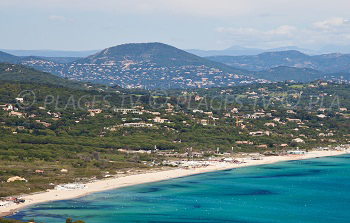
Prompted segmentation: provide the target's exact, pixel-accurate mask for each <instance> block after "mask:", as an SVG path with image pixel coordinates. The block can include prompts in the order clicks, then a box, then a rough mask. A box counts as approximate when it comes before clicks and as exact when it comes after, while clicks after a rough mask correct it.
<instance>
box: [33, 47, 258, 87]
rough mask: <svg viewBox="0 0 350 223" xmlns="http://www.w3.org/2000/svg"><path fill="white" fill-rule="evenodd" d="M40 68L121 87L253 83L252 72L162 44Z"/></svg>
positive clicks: (117, 49)
mask: <svg viewBox="0 0 350 223" xmlns="http://www.w3.org/2000/svg"><path fill="white" fill-rule="evenodd" d="M32 64H34V63H32ZM35 64H38V63H35ZM33 66H34V65H33ZM40 66H42V68H40V69H43V70H45V71H48V72H51V73H54V74H56V75H60V76H64V77H68V78H74V79H75V80H79V81H89V82H93V83H99V84H105V85H119V86H122V87H124V88H145V89H155V88H163V89H168V88H188V87H204V86H205V87H212V86H228V85H236V84H240V83H242V82H244V83H246V82H254V79H253V78H252V77H250V76H249V75H251V74H252V72H249V71H246V70H242V69H236V68H232V67H229V66H226V65H224V64H221V63H218V62H215V61H210V60H208V59H205V58H201V57H198V56H196V55H193V54H190V53H187V52H185V51H183V50H180V49H177V48H175V47H172V46H169V45H166V44H163V43H132V44H123V45H119V46H114V47H110V48H107V49H104V50H102V51H100V52H98V53H96V54H94V55H91V56H89V57H86V58H83V59H79V60H77V61H75V62H72V63H67V64H64V65H62V64H57V63H56V65H53V64H47V63H46V64H45V63H44V62H43V63H41V65H40ZM38 69H39V68H38Z"/></svg>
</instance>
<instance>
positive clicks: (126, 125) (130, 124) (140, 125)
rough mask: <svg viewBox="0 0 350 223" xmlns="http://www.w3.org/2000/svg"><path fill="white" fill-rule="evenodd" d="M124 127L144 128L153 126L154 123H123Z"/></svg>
mask: <svg viewBox="0 0 350 223" xmlns="http://www.w3.org/2000/svg"><path fill="white" fill-rule="evenodd" d="M123 126H124V127H136V128H138V127H139V128H144V127H152V126H153V124H147V123H144V122H138V123H125V124H123Z"/></svg>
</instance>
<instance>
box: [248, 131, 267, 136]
mask: <svg viewBox="0 0 350 223" xmlns="http://www.w3.org/2000/svg"><path fill="white" fill-rule="evenodd" d="M249 135H251V136H263V135H267V136H269V135H270V132H269V131H257V132H250V133H249Z"/></svg>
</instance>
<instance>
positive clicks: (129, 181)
mask: <svg viewBox="0 0 350 223" xmlns="http://www.w3.org/2000/svg"><path fill="white" fill-rule="evenodd" d="M342 154H345V152H342V151H311V152H309V153H308V154H306V155H302V156H291V155H290V156H271V157H264V159H263V160H250V159H244V162H245V163H242V164H232V163H217V164H215V165H210V166H208V167H203V168H196V169H180V168H176V169H171V170H166V171H159V172H150V173H141V174H135V175H129V176H124V177H119V178H108V179H105V180H100V181H95V182H91V183H86V186H87V188H85V189H81V190H72V191H67V190H49V191H45V192H42V193H38V194H33V195H26V196H24V197H23V198H24V199H25V200H26V202H25V203H23V204H18V205H14V206H8V207H0V216H6V215H11V214H12V213H14V212H16V211H17V210H19V209H21V208H24V207H26V206H29V205H35V204H39V203H44V202H49V201H57V200H67V199H72V198H77V197H81V196H85V195H87V194H91V193H94V192H100V191H105V190H111V189H116V188H121V187H127V186H132V185H136V184H144V183H150V182H157V181H163V180H168V179H173V178H178V177H183V176H190V175H194V174H200V173H205V172H211V171H219V170H225V169H233V168H239V167H246V166H254V165H263V164H271V163H276V162H282V161H288V160H301V159H311V158H317V157H326V156H337V155H342ZM239 160H242V159H239Z"/></svg>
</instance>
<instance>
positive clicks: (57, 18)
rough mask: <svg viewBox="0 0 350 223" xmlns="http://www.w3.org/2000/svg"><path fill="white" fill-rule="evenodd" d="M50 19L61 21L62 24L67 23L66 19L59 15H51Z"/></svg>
mask: <svg viewBox="0 0 350 223" xmlns="http://www.w3.org/2000/svg"><path fill="white" fill-rule="evenodd" d="M49 19H50V20H56V21H61V22H64V21H66V18H65V17H63V16H59V15H50V16H49Z"/></svg>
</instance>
